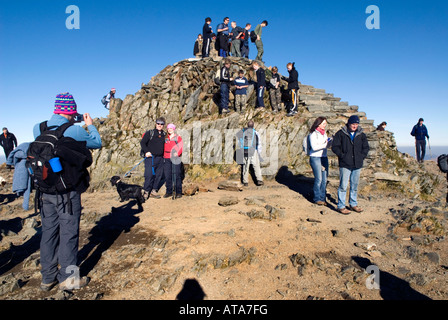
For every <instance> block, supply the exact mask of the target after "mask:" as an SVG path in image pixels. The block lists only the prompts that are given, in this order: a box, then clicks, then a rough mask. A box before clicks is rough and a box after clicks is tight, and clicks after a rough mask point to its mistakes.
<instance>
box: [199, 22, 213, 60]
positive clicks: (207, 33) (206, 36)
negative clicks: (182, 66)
mask: <svg viewBox="0 0 448 320" xmlns="http://www.w3.org/2000/svg"><path fill="white" fill-rule="evenodd" d="M211 23H212V19H211V18H209V17H207V18H205V24H204V26H203V27H202V38H203V40H202V42H203V45H202V58H207V57H208V56H209V54H210V46H211V44H212V34H213V30H212V27H211V25H210V24H211Z"/></svg>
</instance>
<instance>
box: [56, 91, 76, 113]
mask: <svg viewBox="0 0 448 320" xmlns="http://www.w3.org/2000/svg"><path fill="white" fill-rule="evenodd" d="M54 113H56V114H77V113H78V111H77V109H76V102H75V99H73V96H72V95H71V94H70V93H68V92H65V93H60V94H58V95H57V96H56V101H55V103H54Z"/></svg>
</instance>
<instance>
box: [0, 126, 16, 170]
mask: <svg viewBox="0 0 448 320" xmlns="http://www.w3.org/2000/svg"><path fill="white" fill-rule="evenodd" d="M0 145H1V146H2V147H3V151H4V152H5V158H6V159H8V156H9V154H10V153H11V151H12V150H14V148H17V139H16V136H15V135H14V134H13V133H11V132H9V131H8V128H6V127H5V128H3V134H2V135H1V137H0ZM6 167H7V168H8V169H11V168H12V167H11V166H10V165H6Z"/></svg>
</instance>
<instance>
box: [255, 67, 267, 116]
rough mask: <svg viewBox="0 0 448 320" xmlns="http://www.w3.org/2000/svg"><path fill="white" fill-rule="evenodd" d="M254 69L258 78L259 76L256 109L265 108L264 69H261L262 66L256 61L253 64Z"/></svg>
mask: <svg viewBox="0 0 448 320" xmlns="http://www.w3.org/2000/svg"><path fill="white" fill-rule="evenodd" d="M252 67H253V68H254V70H255V73H256V76H257V83H256V88H257V90H256V92H257V100H256V103H255V108H264V99H263V96H264V91H265V89H266V75H265V72H264V69H263V68H261V67H260V64H259V63H258V62H257V61H256V60H254V62H253V63H252Z"/></svg>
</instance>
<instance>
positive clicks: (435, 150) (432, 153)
mask: <svg viewBox="0 0 448 320" xmlns="http://www.w3.org/2000/svg"><path fill="white" fill-rule="evenodd" d="M397 149H398V151H400V152H402V153H407V154H409V155H410V156H411V157H415V147H414V146H401V147H400V146H398V147H397ZM444 153H448V146H446V147H440V146H434V147H431V149H429V147H428V145H427V146H426V156H425V160H437V157H438V156H440V155H441V154H444Z"/></svg>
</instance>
